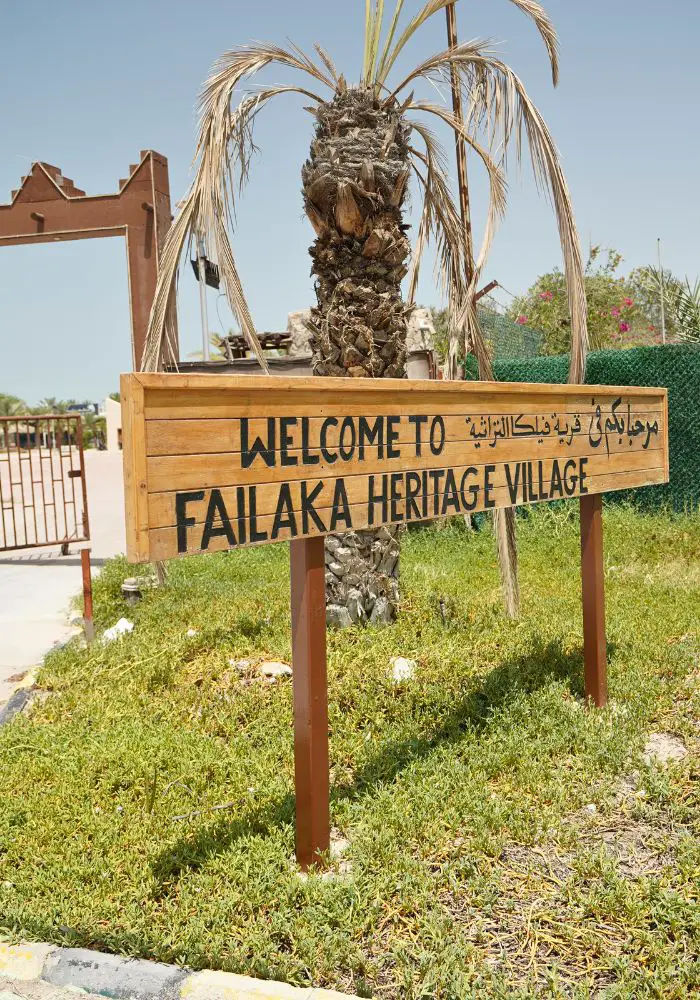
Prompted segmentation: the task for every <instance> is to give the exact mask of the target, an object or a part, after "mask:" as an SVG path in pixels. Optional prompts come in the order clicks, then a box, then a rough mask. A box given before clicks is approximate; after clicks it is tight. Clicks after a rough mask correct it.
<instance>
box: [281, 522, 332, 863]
mask: <svg viewBox="0 0 700 1000" xmlns="http://www.w3.org/2000/svg"><path fill="white" fill-rule="evenodd" d="M290 568H291V603H292V663H293V668H294V682H293V683H294V767H295V773H296V853H297V863H298V864H299V866H300V867H301V868H302V870H303V871H306V869H307V868H308V867H309V866H310V865H312V864H313V863H314V862H316V861H318V860H319V856H320V855H321V854H323V853H324V852H326V851H328V849H329V848H330V807H329V774H328V690H327V680H326V567H325V559H324V539H323V538H322V537H321V538H309V539H297V540H295V541H293V542H291V543H290Z"/></svg>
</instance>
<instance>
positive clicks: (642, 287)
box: [630, 267, 700, 343]
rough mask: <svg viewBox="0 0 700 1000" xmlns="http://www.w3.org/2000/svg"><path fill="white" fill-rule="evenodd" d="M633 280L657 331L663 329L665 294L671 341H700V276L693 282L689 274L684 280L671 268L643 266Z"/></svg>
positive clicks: (665, 313)
mask: <svg viewBox="0 0 700 1000" xmlns="http://www.w3.org/2000/svg"><path fill="white" fill-rule="evenodd" d="M630 282H631V283H632V285H633V287H634V289H635V291H636V293H637V295H638V296H639V298H640V299H641V300H642V301H643V302H644V305H645V311H646V312H647V315H649V317H650V319H651V320H652V322H653V324H654V326H655V329H656V330H657V331H661V325H662V318H661V300H662V297H663V302H664V320H665V326H666V340H667V342H668V341H669V340H685V341H690V342H691V343H700V279H698V280H696V281H695V283H694V284H691V282H690V280H689V279H688V278H686V279H685V280H684V281H682V280H681V279H680V278H677V277H675V275H673V274H672V273H671V271H663V272H661V271H660V270H659V269H658V268H656V267H640V268H637V270H635V271H633V272H632V274H631V275H630Z"/></svg>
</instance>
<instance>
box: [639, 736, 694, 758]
mask: <svg viewBox="0 0 700 1000" xmlns="http://www.w3.org/2000/svg"><path fill="white" fill-rule="evenodd" d="M687 756H688V750H687V748H686V746H685V744H684V743H683V742H682V741H681V740H679V739H678V737H677V736H673V735H672V734H671V733H652V735H651V736H650V737H649V740H648V741H647V745H646V746H645V748H644V760H645V762H646V763H647V764H652V763H654V762H657V763H659V764H668V762H669V761H672V760H674V761H676V760H683V758H684V757H687Z"/></svg>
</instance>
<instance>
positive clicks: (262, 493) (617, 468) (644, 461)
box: [148, 450, 664, 528]
mask: <svg viewBox="0 0 700 1000" xmlns="http://www.w3.org/2000/svg"><path fill="white" fill-rule="evenodd" d="M554 461H556V460H555V459H549V460H546V461H545V462H544V463H543V476H544V478H546V479H548V480H551V474H552V466H553V463H554ZM663 465H664V455H663V452H661V451H660V450H657V451H653V452H652V451H639V452H636V453H634V454H633V455H615V456H613V457H612V458H610V459H608V458H607V457H606V456H604V455H596V456H594V457H593V458H590V459H588V463H587V466H586V472H587V475H588V477H589V479H590V480H591V481H592V482H593V481H594V480H596V479H597V478H598V477H601V476H603V477H606V483H608V485H606V487H605V490H606V491H608V490H614V489H616V488H617V489H627V485H626V481H624V482H623V481H622V480H618V479H617V476H619V475H620V474H622V475H624V474H625V473H645V472H646V471H647V470H657V469H662V468H663ZM471 467H476V468H478V466H467V465H462V466H456V467H454V468H453V472H454V474H455V478H456V479H457V481H458V482H460V481H461V478H462V476H463V475H464V474H465V473H466V472H467V469H469V468H471ZM420 471H421V470H420V469H418V468H413V469H406V470H402V472H403V473H405V474H406V475H408V474H415V475H419V474H420ZM538 474H539V469H537V470H536V476H537V475H538ZM512 475H513V474H512V472H511V481H512ZM637 479H639V475H637ZM492 480H493V484H494V486H495V487H496V488H504V487H505V486H506V485H507V483H508V479H507V472H506V468H505V466H504V465H497V467H496V471H495V472H494V474H493V477H492ZM304 482H306V484H307V485H306V493H307V496H308V495H311V494H314V491H315V490H316V489H317V487H318V484H319V483H321V484H322V489H321V490H320V491H319V493H318V501H316V502H315V506H317V507H321V508H326V507H328V506H329V504H330V499H331V498H332V497H333V495H334V492H335V483H336V479H335V478H329V479H325V480H324V479H316V478H314V479H308V480H305V481H304ZM343 482H344V487H345V493H346V495H347V499H348V503H349V504H351V505H354V504H360V503H363V502H366V501H367V497H368V484H367V476H366V475H364V474H362V475H357V476H347V477H343ZM616 482H621V483H623V484H622V485H619V486H617V487H616V486H615V485H614V484H615V483H616ZM289 486H290V497H291V503H292V508H293V510H294V511H297V512H298V511H300V510H301V508H302V483H301V481H296V482H291V483H290V484H289ZM239 488H240V487H239V486H224V487H220V488H219V489H220V493H221V500H222V502H223V504H224V506H225V507H226V508H227V509H230V510H235V509H236V504H237V500H238V496H237V492H238V490H239ZM433 492H434V491H431V492H429V496H432V495H433ZM279 495H280V484H279V483H259V484H257V488H256V509H257V513H258V514H274V512H275V510H276V508H277V504H278V502H279ZM207 504H208V498H206V499H204V500H202V501H201V502H200V504H199V505H197V504H196V503H195V504H192V505H191V506H190V511H192V512H194V514H195V516H197V514H196V512H197V510H198V506H199V508H200V509H201V508H202V507H203V508H204V509H205V510H206V507H207ZM176 508H177V493H176V492H168V493H151V494H149V497H148V516H149V526H150V527H151V528H162V527H168V526H174V525H175V524H176V523H177V513H176ZM203 520H204V518H203V517H198V518H197V523H200V522H202V521H203Z"/></svg>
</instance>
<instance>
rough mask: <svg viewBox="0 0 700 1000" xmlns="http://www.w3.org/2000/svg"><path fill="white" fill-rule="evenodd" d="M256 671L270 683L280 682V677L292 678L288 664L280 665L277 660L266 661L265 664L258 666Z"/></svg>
mask: <svg viewBox="0 0 700 1000" xmlns="http://www.w3.org/2000/svg"><path fill="white" fill-rule="evenodd" d="M258 670H259V671H260V673H261V674H262V675H263V677H264V678H265V679H266V680H268V681H270V682H274V681H277V680H280V678H282V677H291V676H292V668H291V667H290V666H289V664H288V663H280V662H278V661H277V660H266V661H265V663H261V664H260V666H259V667H258Z"/></svg>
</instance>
